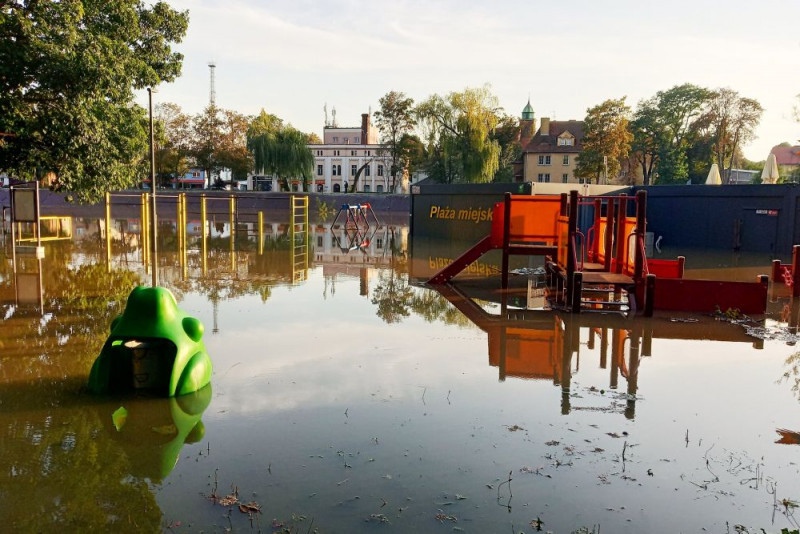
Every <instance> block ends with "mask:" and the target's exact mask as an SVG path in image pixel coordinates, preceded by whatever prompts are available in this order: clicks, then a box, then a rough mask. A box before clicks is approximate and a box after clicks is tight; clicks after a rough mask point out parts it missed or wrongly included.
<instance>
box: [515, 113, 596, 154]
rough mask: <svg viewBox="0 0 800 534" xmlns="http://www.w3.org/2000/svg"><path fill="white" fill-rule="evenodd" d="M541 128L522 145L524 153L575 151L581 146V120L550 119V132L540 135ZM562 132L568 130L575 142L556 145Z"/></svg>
mask: <svg viewBox="0 0 800 534" xmlns="http://www.w3.org/2000/svg"><path fill="white" fill-rule="evenodd" d="M541 131H542V129H541V128H539V129H538V130H537V131H536V135H534V136H533V137H531V139H530V141H528V143H527V144H526V145H525V146H523V147H522V151H523V152H525V153H534V154H538V153H552V152H564V153H569V154H573V153H577V152H580V151H581V149H582V148H583V121H550V134H549V135H542V134H541ZM564 132H569V133H570V134H571V135H572V136H573V137H574V138H575V144H574V145H572V146H569V145H562V146H559V145H558V138H559V136H561V134H563V133H564Z"/></svg>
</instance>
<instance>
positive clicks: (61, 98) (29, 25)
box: [0, 0, 188, 201]
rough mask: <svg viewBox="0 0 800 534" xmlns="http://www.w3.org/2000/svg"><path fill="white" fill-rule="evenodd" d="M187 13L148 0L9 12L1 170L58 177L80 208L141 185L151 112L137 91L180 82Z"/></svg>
mask: <svg viewBox="0 0 800 534" xmlns="http://www.w3.org/2000/svg"><path fill="white" fill-rule="evenodd" d="M187 25H188V14H187V13H186V12H179V11H175V10H173V9H172V8H170V7H169V6H168V5H167V4H166V3H164V2H157V3H155V4H153V5H145V4H144V3H143V2H141V1H139V0H71V1H63V2H44V1H28V0H10V1H6V2H3V3H2V6H0V132H2V133H4V134H8V135H4V139H5V142H4V143H2V145H0V169H2V170H4V171H7V172H11V173H13V174H16V175H19V176H22V177H30V178H33V177H36V176H37V175H38V174H40V173H41V172H48V171H52V172H54V173H55V175H56V177H57V179H56V182H55V184H54V187H55V188H56V189H60V190H66V191H71V192H73V193H74V196H75V197H76V198H77V199H78V200H83V201H88V200H96V199H98V198H101V197H102V195H103V193H104V192H105V191H108V190H109V189H115V188H122V187H130V186H132V185H134V184H135V183H136V182H138V181H139V180H141V178H142V176H137V173H138V172H140V171H139V167H138V166H137V165H136V164H137V163H138V162H139V161H141V160H142V159H143V158H146V157H147V150H148V142H147V141H148V135H147V131H146V115H145V113H144V110H143V109H142V108H141V107H139V106H136V105H134V104H133V97H134V94H133V91H134V90H135V89H143V88H145V87H148V86H156V85H158V84H160V83H162V82H170V81H172V80H174V79H175V78H177V77H178V76H179V75H180V70H181V63H182V61H183V56H182V55H181V54H179V53H177V52H173V50H172V48H171V46H172V44H173V43H179V42H180V41H181V40H182V39H183V37H184V35H185V33H186V28H187Z"/></svg>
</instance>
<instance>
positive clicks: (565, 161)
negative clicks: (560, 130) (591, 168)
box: [561, 154, 569, 165]
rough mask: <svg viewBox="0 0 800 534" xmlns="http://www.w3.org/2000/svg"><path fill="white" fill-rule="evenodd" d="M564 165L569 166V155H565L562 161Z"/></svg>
mask: <svg viewBox="0 0 800 534" xmlns="http://www.w3.org/2000/svg"><path fill="white" fill-rule="evenodd" d="M561 163H562V164H563V165H569V154H564V158H563V159H562V160H561Z"/></svg>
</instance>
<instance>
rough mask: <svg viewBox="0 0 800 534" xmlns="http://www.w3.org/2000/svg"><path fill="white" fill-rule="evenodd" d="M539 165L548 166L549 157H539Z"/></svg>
mask: <svg viewBox="0 0 800 534" xmlns="http://www.w3.org/2000/svg"><path fill="white" fill-rule="evenodd" d="M539 165H550V156H549V155H548V156H539Z"/></svg>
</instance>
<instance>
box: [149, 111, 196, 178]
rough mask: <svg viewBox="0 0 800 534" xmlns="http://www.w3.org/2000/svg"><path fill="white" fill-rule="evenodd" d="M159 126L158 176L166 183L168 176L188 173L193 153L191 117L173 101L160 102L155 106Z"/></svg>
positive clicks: (156, 153)
mask: <svg viewBox="0 0 800 534" xmlns="http://www.w3.org/2000/svg"><path fill="white" fill-rule="evenodd" d="M155 120H156V125H157V127H158V133H159V135H158V137H157V141H156V152H155V157H156V176H158V177H159V180H160V182H161V183H162V185H163V183H164V180H165V179H166V178H167V177H177V176H181V175H183V174H185V173H186V171H187V170H188V167H189V162H188V159H187V158H188V156H189V155H190V153H191V146H192V145H191V143H192V129H191V117H189V116H188V115H186V114H185V113H183V111H182V110H181V108H180V106H178V105H177V104H173V103H171V102H165V103H163V104H159V105H157V106H156V108H155Z"/></svg>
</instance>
